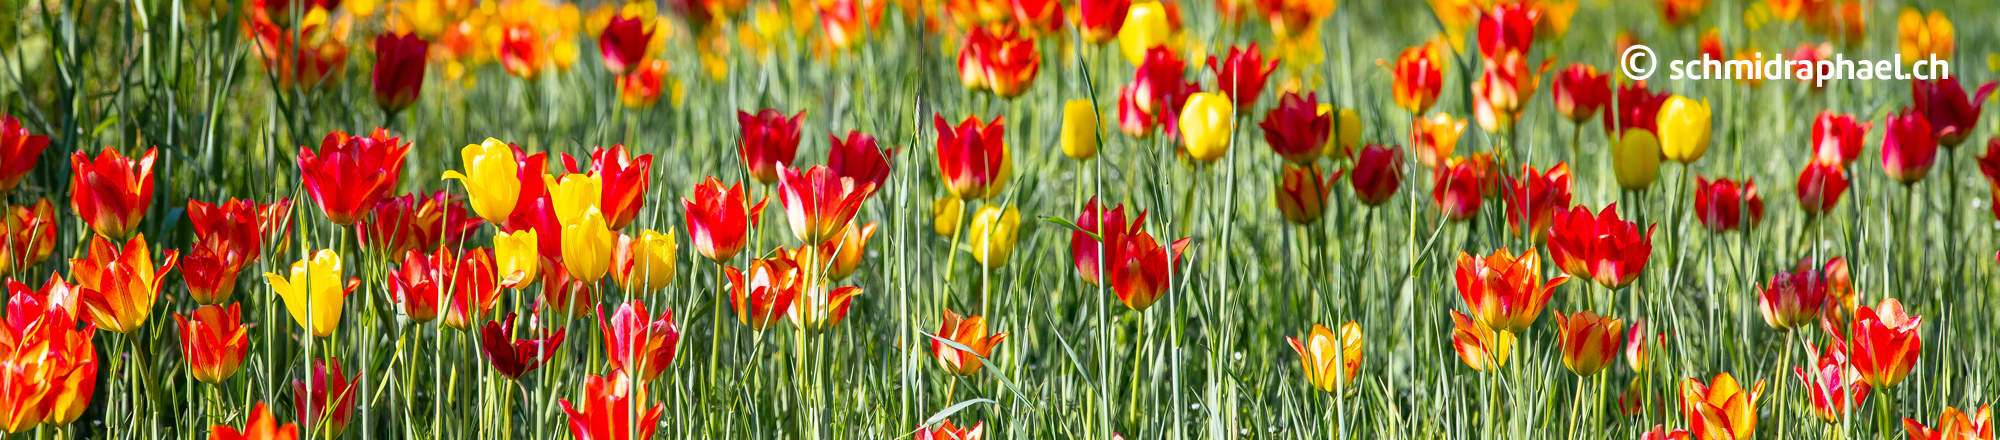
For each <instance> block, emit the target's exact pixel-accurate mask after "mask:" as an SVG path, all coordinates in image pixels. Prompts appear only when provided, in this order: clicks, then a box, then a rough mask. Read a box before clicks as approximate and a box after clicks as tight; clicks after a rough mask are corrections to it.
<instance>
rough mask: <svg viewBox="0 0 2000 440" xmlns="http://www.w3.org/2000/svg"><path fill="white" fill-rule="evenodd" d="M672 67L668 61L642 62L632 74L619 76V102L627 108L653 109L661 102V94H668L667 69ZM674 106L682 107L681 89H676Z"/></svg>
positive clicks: (633, 69)
mask: <svg viewBox="0 0 2000 440" xmlns="http://www.w3.org/2000/svg"><path fill="white" fill-rule="evenodd" d="M670 67H672V65H671V64H668V63H667V60H658V59H654V60H645V61H641V62H640V63H639V65H638V66H637V67H634V68H632V71H631V72H627V73H626V74H624V75H619V76H618V102H619V103H622V104H625V107H628V108H635V109H644V108H652V107H653V104H657V103H659V102H660V94H662V93H664V92H666V87H667V74H668V72H667V69H668V68H670ZM675 90H676V94H675V99H674V105H676V106H679V105H680V98H679V97H680V95H679V93H678V90H679V89H675Z"/></svg>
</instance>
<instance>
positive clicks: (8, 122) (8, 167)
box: [0, 115, 152, 196]
mask: <svg viewBox="0 0 2000 440" xmlns="http://www.w3.org/2000/svg"><path fill="white" fill-rule="evenodd" d="M48 147H49V137H48V136H43V135H39V134H28V128H27V127H24V126H21V120H19V119H14V116H13V115H0V196H6V195H7V194H8V193H12V192H14V187H15V186H19V185H20V184H21V179H22V178H25V177H27V175H28V171H30V170H33V169H35V163H36V162H38V161H39V160H40V159H41V156H42V150H44V149H47V148H48ZM113 151H115V150H113ZM148 162H149V163H150V162H151V161H148ZM146 180H148V181H150V180H152V179H146Z"/></svg>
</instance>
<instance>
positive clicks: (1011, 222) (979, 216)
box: [968, 204, 1021, 268]
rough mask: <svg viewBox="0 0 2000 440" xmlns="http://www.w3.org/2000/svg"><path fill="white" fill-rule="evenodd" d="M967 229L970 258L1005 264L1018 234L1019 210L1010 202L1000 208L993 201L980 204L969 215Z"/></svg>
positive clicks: (994, 264)
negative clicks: (970, 227) (968, 231)
mask: <svg viewBox="0 0 2000 440" xmlns="http://www.w3.org/2000/svg"><path fill="white" fill-rule="evenodd" d="M970 233H971V236H970V237H968V239H969V240H970V242H969V243H968V244H969V245H970V246H971V248H972V259H973V260H976V261H978V262H980V263H982V264H985V265H986V267H991V268H999V267H1001V266H1005V265H1007V258H1008V257H1010V256H1013V255H1014V243H1015V241H1017V240H1018V239H1019V237H1020V234H1021V213H1020V212H1018V211H1016V210H1015V209H1014V207H1012V206H1008V207H1006V209H1004V210H1003V209H1001V208H1000V207H999V206H996V205H990V204H989V205H985V206H981V207H979V211H978V212H976V213H973V215H972V230H971V231H970Z"/></svg>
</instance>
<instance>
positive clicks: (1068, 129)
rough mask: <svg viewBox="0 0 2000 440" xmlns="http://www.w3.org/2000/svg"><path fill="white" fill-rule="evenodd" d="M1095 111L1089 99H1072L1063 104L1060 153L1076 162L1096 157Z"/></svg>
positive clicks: (1096, 127) (1096, 130)
mask: <svg viewBox="0 0 2000 440" xmlns="http://www.w3.org/2000/svg"><path fill="white" fill-rule="evenodd" d="M1097 121H1098V120H1097V109H1096V108H1094V107H1092V106H1091V104H1090V99H1088V98H1085V99H1072V100H1070V101H1069V102H1068V103H1065V104H1063V123H1062V151H1063V154H1064V155H1067V156H1069V157H1070V158H1071V159H1076V160H1090V158H1093V157H1097V133H1098V127H1099V125H1098V122H1097Z"/></svg>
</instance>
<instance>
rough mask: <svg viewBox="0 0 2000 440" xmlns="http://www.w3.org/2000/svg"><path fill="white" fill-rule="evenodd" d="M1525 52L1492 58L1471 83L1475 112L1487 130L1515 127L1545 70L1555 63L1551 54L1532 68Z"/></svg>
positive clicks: (1474, 115) (1475, 115)
mask: <svg viewBox="0 0 2000 440" xmlns="http://www.w3.org/2000/svg"><path fill="white" fill-rule="evenodd" d="M1523 56H1524V54H1523V53H1517V52H1508V53H1504V54H1502V57H1501V58H1499V59H1490V58H1489V59H1488V60H1487V63H1486V71H1485V72H1483V73H1481V74H1480V76H1479V80H1478V82H1474V83H1473V84H1472V104H1473V105H1472V116H1473V119H1474V120H1477V121H1479V126H1480V128H1484V129H1486V131H1487V132H1499V131H1503V130H1508V129H1512V128H1513V127H1514V121H1516V120H1518V119H1520V116H1521V112H1522V111H1523V110H1524V109H1526V108H1527V106H1526V103H1527V102H1528V100H1530V99H1533V98H1534V96H1535V87H1536V86H1538V85H1539V84H1541V80H1542V74H1543V73H1545V72H1548V70H1549V67H1550V66H1553V65H1555V59H1554V58H1550V59H1546V60H1543V61H1542V63H1541V64H1540V66H1539V67H1536V68H1535V69H1534V70H1533V71H1530V70H1529V68H1528V62H1527V60H1526V59H1524V58H1522V57H1523Z"/></svg>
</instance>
